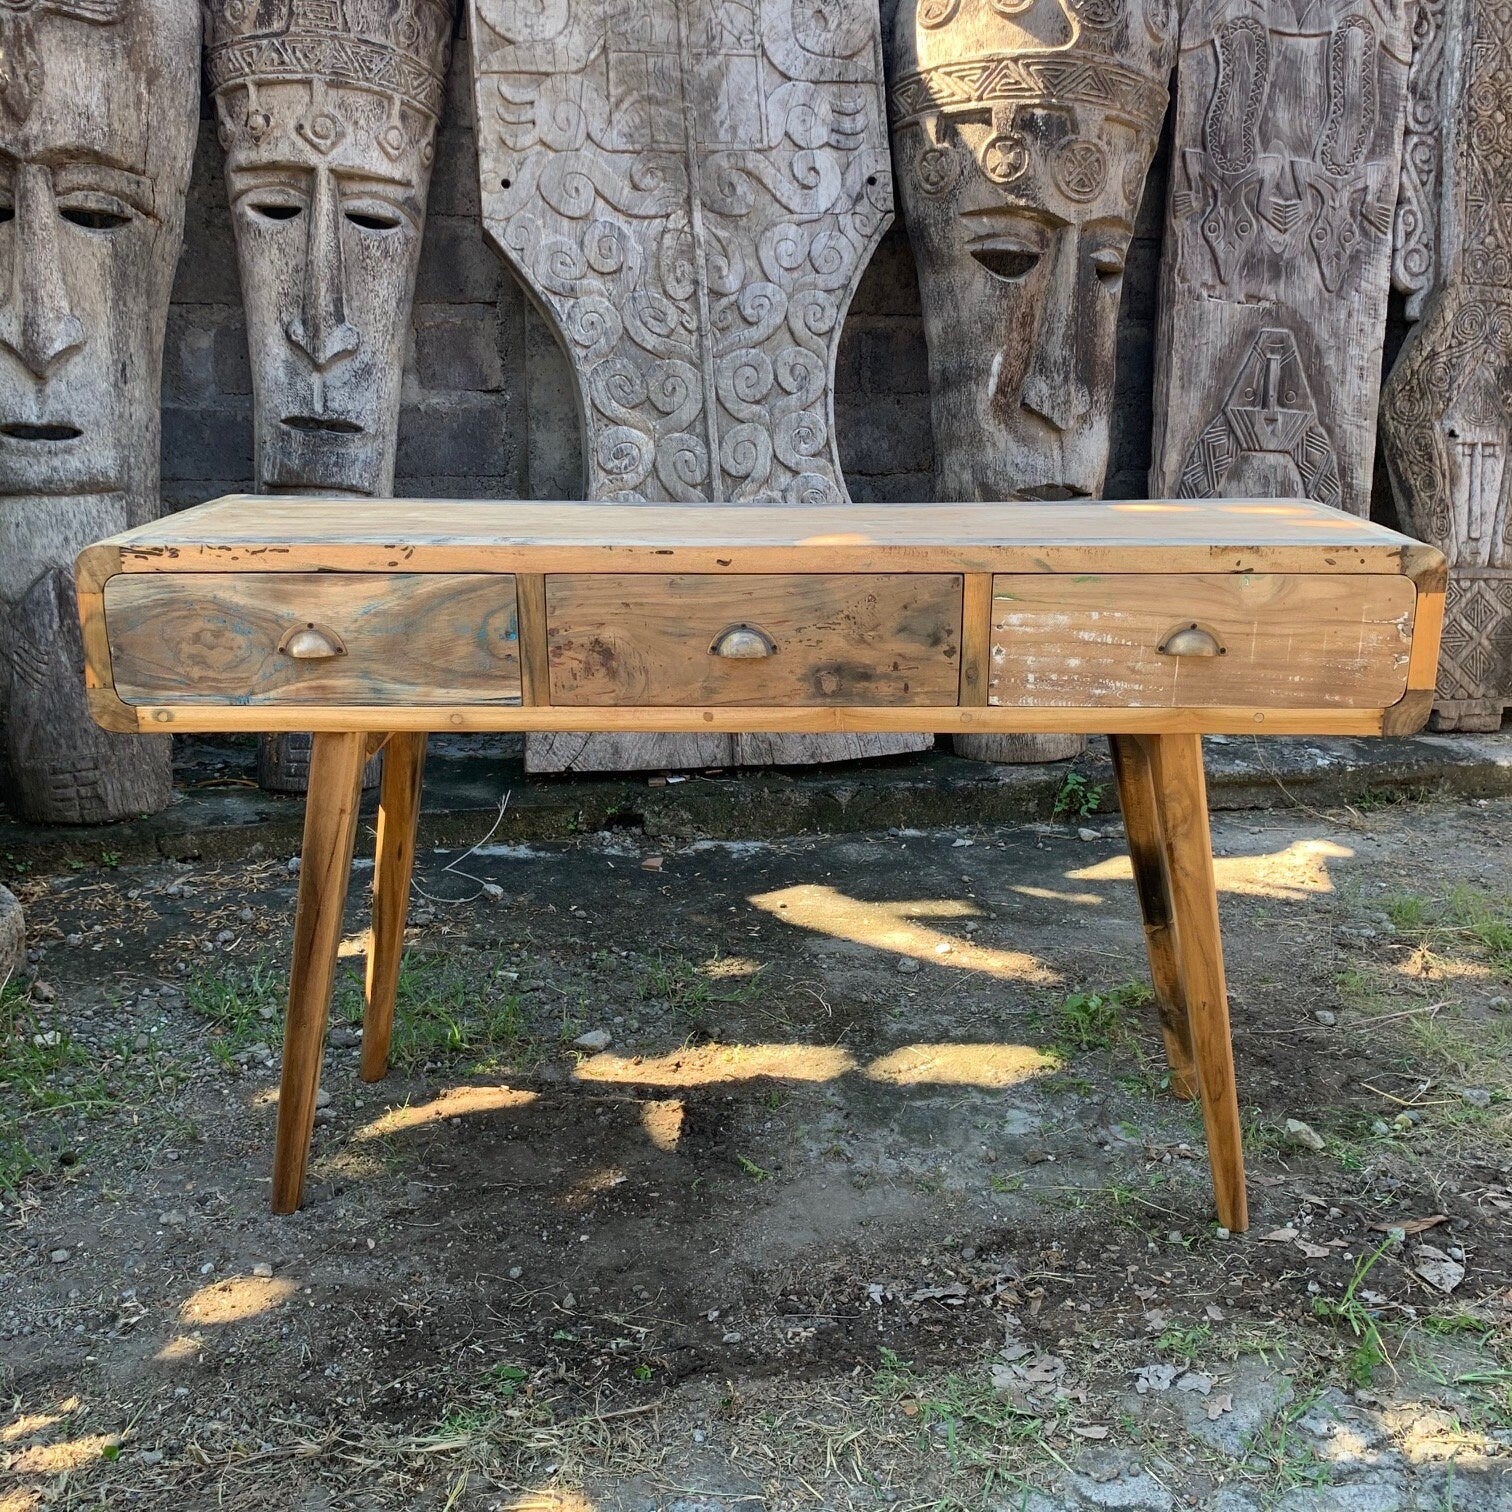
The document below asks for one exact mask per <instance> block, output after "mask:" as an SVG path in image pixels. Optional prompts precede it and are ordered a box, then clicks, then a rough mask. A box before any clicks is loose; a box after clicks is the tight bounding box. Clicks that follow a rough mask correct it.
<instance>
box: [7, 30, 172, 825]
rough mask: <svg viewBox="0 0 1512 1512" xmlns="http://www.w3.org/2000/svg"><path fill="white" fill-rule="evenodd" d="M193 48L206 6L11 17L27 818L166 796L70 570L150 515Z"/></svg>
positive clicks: (13, 448) (13, 427)
mask: <svg viewBox="0 0 1512 1512" xmlns="http://www.w3.org/2000/svg"><path fill="white" fill-rule="evenodd" d="M199 56H200V17H199V11H198V7H197V6H196V4H195V3H194V0H5V3H4V4H3V5H0V212H3V213H0V727H3V728H4V731H5V738H4V741H3V752H4V760H3V761H0V766H3V767H5V768H6V770H7V771H8V773H9V777H8V779H7V787H8V797H9V801H10V802H11V804H12V806H13V807H14V808H15V810H16V811H17V812H18V813H23V814H25V815H26V816H27V817H28V818H33V819H41V820H45V821H51V822H79V823H86V822H98V821H100V820H105V819H118V818H122V817H124V816H125V815H127V814H131V813H140V812H142V811H143V810H144V809H150V808H160V807H162V806H163V805H164V804H166V802H167V801H168V797H169V795H170V791H171V790H170V787H169V781H168V778H169V769H168V743H167V741H156V740H154V741H123V740H122V739H121V738H120V737H118V736H108V735H106V734H105V733H104V732H103V731H101V730H98V729H96V728H95V727H94V725H93V724H92V723H91V721H90V720H89V717H88V714H87V712H86V709H85V704H84V696H83V678H82V674H81V672H80V661H81V651H80V647H79V632H78V624H77V619H76V616H75V611H74V599H73V587H72V581H73V579H72V571H73V559H74V556H75V555H76V554H77V552H78V551H80V550H81V549H82V548H83V547H84V546H86V545H88V544H89V543H90V542H91V541H93V540H97V539H98V538H99V537H101V536H105V535H110V534H112V533H113V532H116V531H120V530H123V529H126V528H127V527H129V526H132V525H139V524H142V523H143V522H145V521H146V520H149V519H151V518H152V517H153V516H155V515H156V514H157V512H158V502H159V501H158V436H159V429H158V403H159V389H160V379H161V372H162V351H163V334H164V330H165V328H166V324H167V319H168V301H169V294H170V291H171V288H172V283H173V273H174V267H175V265H176V263H177V260H178V253H179V245H180V239H181V235H182V229H183V207H184V194H185V191H186V189H187V188H188V181H189V168H190V160H191V156H192V153H193V150H194V139H195V133H196V130H197V124H198V117H199Z"/></svg>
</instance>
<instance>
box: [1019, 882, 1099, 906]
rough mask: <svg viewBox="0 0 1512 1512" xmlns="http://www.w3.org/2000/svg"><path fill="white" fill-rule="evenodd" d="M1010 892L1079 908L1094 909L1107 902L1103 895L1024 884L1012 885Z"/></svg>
mask: <svg viewBox="0 0 1512 1512" xmlns="http://www.w3.org/2000/svg"><path fill="white" fill-rule="evenodd" d="M1008 891H1009V892H1016V893H1018V894H1019V896H1020V897H1023V898H1037V899H1039V900H1040V901H1042V902H1045V903H1074V904H1076V905H1077V906H1078V907H1079V908H1094V907H1096V906H1098V905H1099V904H1101V903H1103V902H1105V901H1106V899H1104V897H1103V895H1102V894H1101V893H1074V892H1062V891H1060V890H1059V889H1057V888H1054V887H1030V886H1028V884H1026V883H1022V882H1015V883H1011V884H1010V885H1009V887H1008Z"/></svg>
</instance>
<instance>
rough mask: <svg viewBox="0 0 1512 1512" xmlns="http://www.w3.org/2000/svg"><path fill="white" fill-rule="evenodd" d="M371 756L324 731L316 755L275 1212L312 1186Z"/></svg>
mask: <svg viewBox="0 0 1512 1512" xmlns="http://www.w3.org/2000/svg"><path fill="white" fill-rule="evenodd" d="M366 757H367V737H366V736H365V735H317V736H316V737H315V744H314V748H313V750H312V751H311V753H310V789H309V796H308V797H307V798H306V799H305V830H304V851H303V854H302V856H301V860H300V867H299V908H298V912H297V913H296V914H295V918H294V959H293V963H292V965H291V966H290V968H289V1012H288V1018H287V1021H286V1023H285V1025H284V1058H283V1081H282V1083H281V1084H280V1086H279V1092H278V1137H277V1142H276V1144H275V1146H274V1151H273V1197H272V1206H273V1211H274V1212H275V1213H292V1212H294V1211H295V1210H296V1209H297V1208H298V1207H299V1203H300V1198H301V1196H302V1195H303V1192H304V1177H305V1166H306V1164H307V1163H308V1161H309V1158H310V1134H311V1132H312V1131H313V1129H314V1127H315V1094H316V1092H317V1090H318V1089H319V1087H320V1060H321V1056H322V1054H323V1053H324V1050H325V1035H326V1020H327V1017H328V1015H329V1012H330V1007H331V988H332V987H333V986H334V984H335V979H336V951H337V947H338V946H339V945H340V944H341V918H342V914H343V912H344V911H345V909H346V897H347V882H348V879H349V878H350V876H351V871H352V845H353V842H354V841H355V840H356V837H357V809H358V806H359V805H360V803H361V801H362V764H363V762H364V760H365V759H366Z"/></svg>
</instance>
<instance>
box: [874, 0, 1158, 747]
mask: <svg viewBox="0 0 1512 1512" xmlns="http://www.w3.org/2000/svg"><path fill="white" fill-rule="evenodd" d="M1175 34H1176V23H1175V17H1174V14H1173V13H1172V11H1171V9H1170V5H1169V3H1168V0H903V4H902V5H901V6H900V7H899V11H898V18H897V23H896V29H895V31H894V34H893V84H892V100H891V103H892V118H893V143H894V151H895V159H896V162H897V168H898V175H899V184H900V187H901V190H902V196H903V211H904V217H905V219H906V221H907V223H908V231H909V237H910V239H911V240H912V243H913V248H914V258H915V261H916V263H917V265H918V270H919V292H920V295H921V298H922V300H923V306H924V330H925V336H926V339H927V342H928V347H929V381H930V393H931V401H932V407H931V413H932V417H933V422H934V442H935V477H936V481H935V492H936V495H937V496H938V497H939V498H941V499H961V500H991V499H1047V500H1049V499H1084V498H1096V497H1098V496H1099V495H1100V494H1101V493H1102V488H1103V478H1104V474H1105V473H1106V471H1107V466H1108V444H1109V424H1110V419H1111V410H1112V400H1113V380H1114V347H1115V340H1116V332H1117V325H1118V306H1119V299H1120V296H1121V292H1122V281H1123V270H1124V259H1125V257H1126V255H1127V253H1128V248H1129V241H1130V238H1131V237H1132V236H1133V233H1134V215H1135V212H1136V210H1137V209H1138V207H1139V199H1140V195H1141V194H1142V193H1143V190H1144V181H1145V173H1146V170H1147V169H1148V168H1149V165H1150V159H1151V158H1152V157H1153V156H1154V153H1155V147H1156V144H1157V142H1158V140H1159V137H1160V127H1161V122H1162V120H1163V119H1164V116H1165V109H1166V103H1167V99H1168V94H1167V80H1168V78H1169V76H1170V71H1171V64H1172V62H1173V61H1174V58H1175V47H1176V36H1175ZM1081 744H1082V742H1081V739H1080V737H1077V736H1071V737H1067V736H1036V737H1027V738H1026V737H1005V736H964V737H962V736H958V737H956V740H955V747H956V749H957V750H958V751H960V752H961V753H962V754H965V755H970V756H976V757H980V758H982V759H986V760H1047V759H1052V758H1055V757H1063V756H1067V755H1074V754H1075V752H1076V751H1077V750H1079V749H1080V747H1081Z"/></svg>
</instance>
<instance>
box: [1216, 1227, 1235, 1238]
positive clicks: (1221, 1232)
mask: <svg viewBox="0 0 1512 1512" xmlns="http://www.w3.org/2000/svg"><path fill="white" fill-rule="evenodd" d="M1233 1237H1234V1236H1233V1235H1232V1234H1231V1233H1229V1231H1228V1230H1227V1229H1226V1228H1224V1227H1223V1225H1222V1224H1219V1225H1218V1227H1217V1228H1215V1229H1214V1230H1213V1238H1215V1239H1232V1238H1233Z"/></svg>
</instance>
